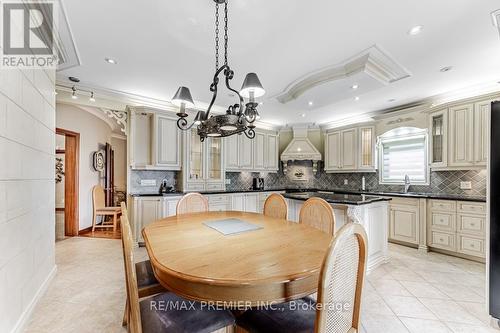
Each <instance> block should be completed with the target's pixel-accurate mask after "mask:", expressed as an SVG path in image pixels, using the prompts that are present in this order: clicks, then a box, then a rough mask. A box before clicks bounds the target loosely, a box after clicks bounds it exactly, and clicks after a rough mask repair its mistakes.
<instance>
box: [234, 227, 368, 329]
mask: <svg viewBox="0 0 500 333" xmlns="http://www.w3.org/2000/svg"><path fill="white" fill-rule="evenodd" d="M366 259H367V237H366V233H365V230H364V228H363V226H361V225H360V224H357V223H352V222H350V223H348V224H346V225H344V226H343V227H342V228H341V229H340V230H339V231H338V233H337V235H336V236H335V238H334V239H333V241H332V243H331V244H330V247H329V248H328V251H327V253H326V256H325V258H324V260H323V265H322V267H321V272H320V278H319V285H318V302H317V303H315V302H314V301H312V300H310V299H308V298H304V299H300V300H298V301H292V302H288V303H283V304H280V305H278V306H276V307H275V308H268V309H264V310H258V309H252V310H249V311H246V312H245V313H243V314H242V315H241V316H239V317H238V318H237V319H236V325H237V326H239V327H241V328H243V329H244V330H246V331H248V332H252V333H258V332H275V333H287V332H316V333H356V332H358V330H359V327H360V311H361V292H362V290H363V283H364V279H365V275H366ZM293 302H295V303H293Z"/></svg>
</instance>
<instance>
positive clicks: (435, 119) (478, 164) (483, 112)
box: [429, 100, 491, 170]
mask: <svg viewBox="0 0 500 333" xmlns="http://www.w3.org/2000/svg"><path fill="white" fill-rule="evenodd" d="M490 116H491V100H486V101H480V102H476V103H473V102H471V103H468V104H461V105H453V106H450V107H449V108H446V109H442V110H439V111H436V112H432V113H430V115H429V132H430V139H429V145H430V149H429V151H430V162H431V163H430V166H431V168H432V169H434V170H467V169H480V168H485V167H486V165H487V161H488V153H489V144H488V140H489V127H490Z"/></svg>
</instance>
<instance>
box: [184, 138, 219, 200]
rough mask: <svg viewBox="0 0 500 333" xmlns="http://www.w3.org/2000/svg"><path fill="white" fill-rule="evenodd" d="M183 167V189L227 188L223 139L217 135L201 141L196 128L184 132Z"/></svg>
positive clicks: (210, 189) (206, 189)
mask: <svg viewBox="0 0 500 333" xmlns="http://www.w3.org/2000/svg"><path fill="white" fill-rule="evenodd" d="M183 154H184V156H183V168H182V179H181V182H182V189H183V191H186V192H189V191H198V192H200V191H214V190H224V189H225V169H224V163H223V161H224V147H223V140H222V139H221V138H217V137H209V138H206V139H205V141H203V142H202V141H201V140H200V137H199V135H198V134H197V131H196V129H193V130H190V131H186V132H184V150H183Z"/></svg>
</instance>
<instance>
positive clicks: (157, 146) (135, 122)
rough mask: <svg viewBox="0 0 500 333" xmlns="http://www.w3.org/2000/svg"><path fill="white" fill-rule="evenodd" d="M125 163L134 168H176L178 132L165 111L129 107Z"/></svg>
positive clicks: (179, 163)
mask: <svg viewBox="0 0 500 333" xmlns="http://www.w3.org/2000/svg"><path fill="white" fill-rule="evenodd" d="M128 112H129V121H130V125H129V126H130V127H129V140H128V145H129V164H130V166H131V168H132V169H134V170H147V169H150V170H180V169H181V131H180V130H179V129H178V128H177V117H176V116H175V114H173V113H172V114H170V113H168V112H167V111H163V110H156V109H151V108H144V107H133V108H132V107H130V108H128Z"/></svg>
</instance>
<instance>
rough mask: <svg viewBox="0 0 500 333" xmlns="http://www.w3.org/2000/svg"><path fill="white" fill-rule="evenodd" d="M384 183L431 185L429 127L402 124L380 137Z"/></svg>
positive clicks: (381, 170)
mask: <svg viewBox="0 0 500 333" xmlns="http://www.w3.org/2000/svg"><path fill="white" fill-rule="evenodd" d="M379 152H380V155H379V156H380V183H381V184H404V181H405V176H406V175H408V177H409V178H410V183H411V184H417V185H418V184H420V185H428V184H429V166H428V163H427V130H425V129H424V130H422V129H419V128H414V127H401V128H397V129H394V130H391V131H389V132H387V133H385V134H384V135H382V136H380V137H379Z"/></svg>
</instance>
